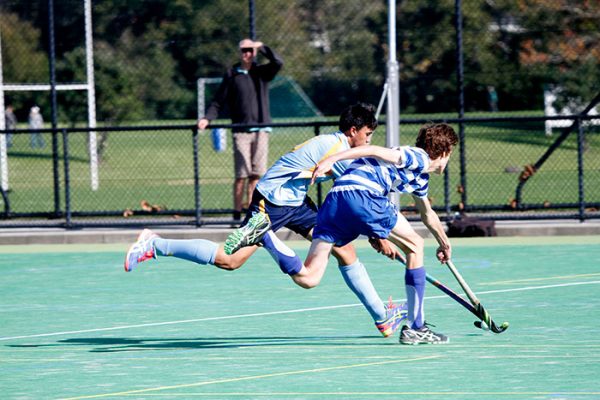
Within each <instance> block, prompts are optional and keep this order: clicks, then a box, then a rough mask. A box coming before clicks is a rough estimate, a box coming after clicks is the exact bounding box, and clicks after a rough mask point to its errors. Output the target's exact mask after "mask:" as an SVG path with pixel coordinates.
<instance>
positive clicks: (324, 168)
mask: <svg viewBox="0 0 600 400" xmlns="http://www.w3.org/2000/svg"><path fill="white" fill-rule="evenodd" d="M401 154H402V153H401V151H400V150H397V149H389V148H387V147H381V146H374V145H367V146H358V147H354V148H352V149H348V150H345V151H342V152H339V153H336V154H333V155H331V156H329V157H327V158H325V159H324V160H321V161H319V163H318V164H317V166H316V167H315V169H314V171H313V175H312V179H311V181H310V183H311V185H312V184H313V183H315V180H316V179H317V178H318V177H320V176H323V175H325V174H326V173H327V172H329V171H331V167H332V166H333V164H335V163H336V162H338V161H340V160H354V159H357V158H361V157H375V158H379V159H380V160H383V161H387V162H389V163H394V164H396V163H400V162H401V159H400V157H401Z"/></svg>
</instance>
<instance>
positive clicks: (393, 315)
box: [375, 297, 407, 337]
mask: <svg viewBox="0 0 600 400" xmlns="http://www.w3.org/2000/svg"><path fill="white" fill-rule="evenodd" d="M385 309H386V315H387V318H386V319H384V320H383V321H378V322H375V326H376V327H377V329H379V332H381V334H382V335H383V337H388V336H391V335H393V334H394V333H395V332H396V331H397V330H398V328H399V327H400V324H402V321H404V320H405V319H406V312H407V311H406V304H405V303H402V304H394V303H393V302H392V298H391V297H390V299H389V303H388V305H387V306H385Z"/></svg>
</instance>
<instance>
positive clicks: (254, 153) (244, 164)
mask: <svg viewBox="0 0 600 400" xmlns="http://www.w3.org/2000/svg"><path fill="white" fill-rule="evenodd" d="M268 155H269V132H267V131H258V132H235V133H234V134H233V161H234V169H235V177H236V178H249V177H260V176H263V175H264V174H265V172H267V158H268Z"/></svg>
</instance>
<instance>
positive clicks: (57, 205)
mask: <svg viewBox="0 0 600 400" xmlns="http://www.w3.org/2000/svg"><path fill="white" fill-rule="evenodd" d="M48 46H49V52H50V56H49V57H48V60H49V69H50V100H51V101H50V111H51V121H52V171H53V172H54V217H55V218H58V217H59V216H60V179H59V176H58V167H59V166H58V159H59V155H58V133H57V132H56V121H57V110H56V107H57V100H56V54H55V53H56V52H55V41H54V1H53V0H48Z"/></svg>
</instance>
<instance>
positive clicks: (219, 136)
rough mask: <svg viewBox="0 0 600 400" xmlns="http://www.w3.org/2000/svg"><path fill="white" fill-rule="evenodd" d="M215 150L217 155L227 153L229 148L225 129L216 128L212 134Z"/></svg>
mask: <svg viewBox="0 0 600 400" xmlns="http://www.w3.org/2000/svg"><path fill="white" fill-rule="evenodd" d="M211 138H212V144H213V149H214V150H215V151H216V152H217V153H221V152H223V151H225V149H226V148H227V131H226V130H225V129H224V128H214V129H213V130H212V132H211Z"/></svg>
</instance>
